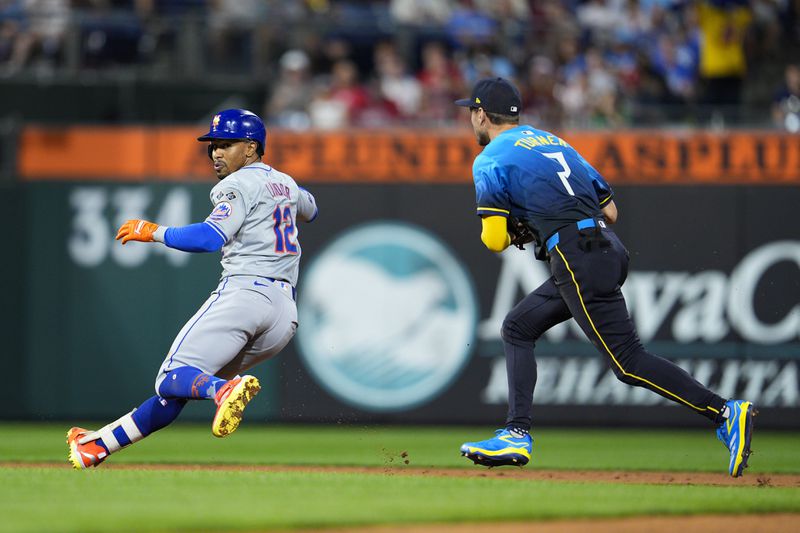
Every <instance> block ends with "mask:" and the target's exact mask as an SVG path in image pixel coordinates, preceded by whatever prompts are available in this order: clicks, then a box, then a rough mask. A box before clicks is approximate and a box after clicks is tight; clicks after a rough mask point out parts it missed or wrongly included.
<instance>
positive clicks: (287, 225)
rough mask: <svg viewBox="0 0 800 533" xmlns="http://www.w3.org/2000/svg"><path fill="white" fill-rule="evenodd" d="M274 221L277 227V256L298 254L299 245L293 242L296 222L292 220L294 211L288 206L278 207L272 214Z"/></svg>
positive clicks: (274, 228)
mask: <svg viewBox="0 0 800 533" xmlns="http://www.w3.org/2000/svg"><path fill="white" fill-rule="evenodd" d="M272 220H274V221H275V225H274V227H273V228H272V229H273V230H274V231H275V253H276V254H296V253H297V243H294V242H292V237H293V236H294V220H292V209H291V208H290V207H289V206H288V205H287V206H285V207H281V206H278V207H276V208H275V211H273V213H272Z"/></svg>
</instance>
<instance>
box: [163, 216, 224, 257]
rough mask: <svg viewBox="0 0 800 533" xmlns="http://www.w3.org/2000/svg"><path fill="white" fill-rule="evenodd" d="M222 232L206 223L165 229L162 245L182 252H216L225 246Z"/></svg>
mask: <svg viewBox="0 0 800 533" xmlns="http://www.w3.org/2000/svg"><path fill="white" fill-rule="evenodd" d="M225 241H226V239H225V237H224V235H223V234H222V232H221V231H220V230H219V229H218V228H215V227H214V226H212V225H211V224H210V223H208V222H200V223H197V224H189V225H188V226H180V227H175V228H167V231H166V232H165V233H164V244H166V245H167V246H169V247H170V248H175V249H176V250H183V251H184V252H216V251H218V250H220V249H221V248H222V245H223V244H225Z"/></svg>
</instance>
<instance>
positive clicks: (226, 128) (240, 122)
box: [197, 109, 267, 155]
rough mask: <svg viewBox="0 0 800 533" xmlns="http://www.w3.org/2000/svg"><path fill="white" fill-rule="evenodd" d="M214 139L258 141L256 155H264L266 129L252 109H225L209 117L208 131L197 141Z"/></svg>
mask: <svg viewBox="0 0 800 533" xmlns="http://www.w3.org/2000/svg"><path fill="white" fill-rule="evenodd" d="M214 139H230V140H235V141H244V140H250V141H255V142H256V143H258V155H264V145H266V143H267V129H266V128H265V127H264V122H263V121H262V120H261V119H260V118H259V117H258V115H256V114H255V113H253V112H252V111H248V110H246V109H226V110H224V111H220V112H219V113H217V114H216V115H214V118H212V119H211V126H210V127H209V129H208V133H206V134H205V135H203V136H202V137H198V138H197V140H198V141H211V140H214Z"/></svg>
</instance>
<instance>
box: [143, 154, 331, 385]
mask: <svg viewBox="0 0 800 533" xmlns="http://www.w3.org/2000/svg"><path fill="white" fill-rule="evenodd" d="M211 203H212V204H213V205H214V208H213V210H212V211H211V214H210V215H209V216H208V217H207V218H206V221H205V222H206V223H207V224H208V225H210V226H211V227H212V228H214V230H215V231H216V232H217V233H219V235H220V236H221V237H222V238H223V239H224V241H225V244H224V245H223V247H222V261H221V263H222V278H221V280H220V283H219V285H218V286H217V289H216V290H215V291H214V292H212V293H211V295H210V296H209V298H208V299H207V300H206V302H205V303H204V304H203V305H202V306H201V307H200V309H198V311H197V313H195V315H194V316H193V317H192V318H191V319H190V320H189V321H188V322H187V323H186V324H185V325H184V326H183V328H182V329H181V331H180V332H179V333H178V335H177V337H176V338H175V341H174V342H173V343H172V346H171V347H170V350H169V353H168V354H167V357H166V359H165V360H164V363H163V364H162V365H161V369H160V371H159V374H158V376H157V378H156V391H158V386H159V384H160V383H161V381H162V380H163V379H164V376H165V374H166V373H167V372H169V371H170V370H174V369H175V368H177V367H180V366H193V367H195V368H199V369H200V370H202V371H203V372H206V373H208V374H213V375H217V376H219V377H222V378H226V379H230V378H231V377H233V376H235V375H237V374H240V373H242V372H244V371H245V370H247V369H248V368H250V367H252V366H254V365H256V364H258V363H259V362H261V361H264V360H265V359H268V358H269V357H272V356H274V355H276V354H277V353H278V352H280V351H281V349H283V347H284V346H286V344H287V343H288V342H289V341H290V340H291V338H292V337H293V336H294V333H295V330H296V328H297V308H296V306H295V300H294V297H295V289H294V286H295V284H296V283H297V277H298V270H299V265H300V255H301V248H300V242H299V241H298V236H299V230H298V228H297V221H298V220H299V221H305V222H311V221H312V220H314V218H316V216H317V206H316V202H315V200H314V197H313V196H312V195H311V193H309V192H308V191H306V190H305V189H301V188H300V187H298V186H297V184H296V183H295V181H294V180H293V179H292V178H291V177H290V176H288V175H287V174H284V173H282V172H279V171H277V170H275V169H273V168H272V167H270V166H269V165H265V164H264V163H253V164H251V165H248V166H246V167H244V168H241V169H239V170H237V171H236V172H233V173H232V174H230V175H229V176H227V177H226V178H225V179H223V180H222V181H220V182H219V183H218V184H217V185H216V186H215V187H214V188H213V189H212V190H211Z"/></svg>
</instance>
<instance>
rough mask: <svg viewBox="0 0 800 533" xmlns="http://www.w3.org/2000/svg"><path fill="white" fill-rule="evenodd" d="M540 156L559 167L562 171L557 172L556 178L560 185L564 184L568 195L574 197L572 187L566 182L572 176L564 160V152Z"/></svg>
mask: <svg viewBox="0 0 800 533" xmlns="http://www.w3.org/2000/svg"><path fill="white" fill-rule="evenodd" d="M542 155H543V156H545V157H547V158H548V159H552V160H553V161H556V162H557V163H558V164H559V165H561V168H562V169H563V170H560V171H558V177H559V178H561V183H563V184H564V188H565V189H567V192H568V193H569V195H570V196H575V191H573V190H572V186H571V185H570V184H569V182H568V181H567V178H569V176H570V174H572V170H571V169H570V168H569V165H567V160H566V159H564V152H553V153H542Z"/></svg>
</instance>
